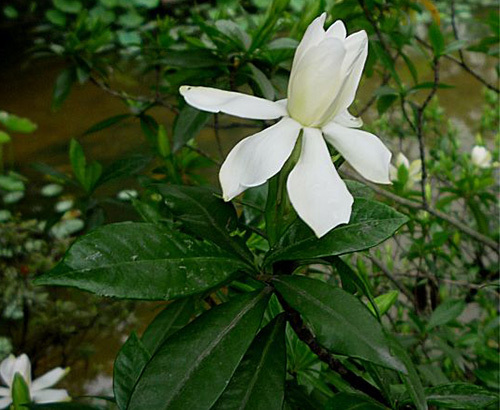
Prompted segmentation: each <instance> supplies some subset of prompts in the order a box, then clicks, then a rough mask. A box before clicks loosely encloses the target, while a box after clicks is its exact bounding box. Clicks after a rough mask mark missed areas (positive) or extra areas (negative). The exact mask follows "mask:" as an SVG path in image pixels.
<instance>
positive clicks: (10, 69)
mask: <svg viewBox="0 0 500 410" xmlns="http://www.w3.org/2000/svg"><path fill="white" fill-rule="evenodd" d="M468 58H469V59H471V58H473V55H472V54H471V55H469V56H468ZM471 63H472V64H471V65H472V66H473V67H475V68H476V69H477V70H478V71H479V72H481V73H485V72H486V75H487V77H491V78H490V79H491V80H492V79H493V78H494V74H493V73H492V71H493V67H492V65H491V64H487V62H486V61H485V60H481V59H477V61H471ZM61 68H62V67H61V65H60V64H59V63H57V62H53V61H35V62H33V63H31V64H30V65H28V66H27V67H26V68H24V69H23V70H20V67H19V64H17V63H16V64H10V65H2V68H1V72H0V109H3V110H6V111H9V112H12V113H15V114H17V115H20V116H26V117H29V118H30V119H32V120H33V121H35V122H36V123H37V124H38V127H39V128H38V130H37V131H36V132H35V133H34V134H31V135H20V136H15V137H14V142H13V153H12V154H13V157H14V160H15V164H16V167H17V168H18V170H19V171H20V172H22V173H23V174H25V175H27V176H28V177H29V178H30V179H32V180H34V181H36V180H37V179H38V180H39V178H40V177H39V175H38V174H36V173H35V172H34V171H33V170H31V169H30V168H29V165H30V163H33V162H45V163H47V164H50V165H52V166H54V167H56V168H58V169H59V170H61V171H69V165H68V155H67V151H68V144H69V140H70V138H71V137H80V138H79V140H80V142H81V143H82V145H83V147H84V149H85V151H86V154H87V156H88V157H89V158H91V159H96V160H98V161H100V162H102V163H104V164H108V163H110V162H111V161H112V160H114V159H117V158H119V157H122V156H124V155H126V154H127V153H131V152H137V150H141V149H142V147H144V137H143V136H142V133H141V131H140V127H139V123H138V121H136V120H129V121H127V122H124V123H121V124H119V125H117V126H113V127H112V128H110V129H107V130H106V131H103V132H98V133H95V134H92V135H88V136H85V137H81V135H82V133H83V132H84V131H85V130H86V129H88V128H89V127H90V126H91V125H93V124H95V123H96V122H98V121H100V120H102V119H105V118H108V117H110V116H113V115H118V114H123V113H126V112H127V108H126V107H125V106H124V105H123V104H122V103H121V102H120V100H118V99H117V98H115V97H113V96H110V95H108V94H106V93H104V92H103V91H102V90H100V89H98V88H97V87H95V86H94V85H91V84H87V85H85V86H78V85H77V86H75V87H74V89H73V91H72V93H71V95H70V97H69V98H68V100H67V101H66V102H65V103H64V105H63V107H62V108H61V110H60V111H59V112H56V113H53V112H51V111H50V100H51V94H52V87H53V84H54V80H55V78H56V76H57V74H58V72H59V71H60V70H61ZM417 69H418V71H419V74H420V76H421V81H430V80H431V71H430V68H429V67H428V66H427V65H426V63H424V62H421V63H419V64H417ZM441 72H442V75H441V80H442V81H443V82H445V83H447V84H451V85H454V86H455V88H453V89H446V90H439V92H438V96H439V100H440V102H441V105H442V107H443V108H444V110H445V112H446V115H447V117H448V118H450V119H452V120H453V121H454V122H455V123H456V124H457V126H458V127H457V128H459V130H460V134H461V137H462V139H463V140H464V141H468V142H467V143H466V145H472V141H473V133H474V132H475V130H476V129H477V121H478V120H479V118H480V116H481V109H482V102H483V99H482V89H483V87H482V86H481V84H480V83H478V82H477V81H476V80H474V79H473V78H471V77H470V76H469V75H468V74H467V73H465V72H464V71H463V70H462V69H461V68H460V67H458V66H456V65H453V63H450V62H447V61H443V64H442V70H441ZM492 81H493V80H492ZM378 84H379V81H378V80H377V79H368V80H365V84H362V86H361V87H360V92H359V94H358V98H359V100H360V103H359V106H362V105H363V101H367V99H368V98H369V97H370V96H371V93H372V91H373V89H375V88H376V87H378ZM423 94H425V92H423ZM152 115H154V117H155V118H156V119H157V120H158V121H159V122H160V123H163V124H164V125H165V126H166V127H167V129H170V127H171V124H172V120H173V117H172V115H171V114H170V113H169V112H168V111H167V110H166V109H163V108H157V109H155V110H154V111H153V112H152ZM375 117H376V112H375V111H372V112H369V113H367V115H366V116H365V120H366V122H370V119H373V118H375ZM220 121H221V124H222V125H224V124H225V123H229V122H231V123H233V122H235V121H236V119H235V118H234V117H224V116H222V117H221V120H220ZM255 131H256V130H255V128H248V129H247V128H233V129H226V130H224V129H223V130H221V132H220V137H221V141H222V145H223V151H224V152H225V153H227V152H228V151H229V149H230V147H232V146H233V145H234V144H235V143H236V141H238V140H239V139H241V138H242V137H244V136H246V135H250V134H251V133H254V132H255ZM381 137H382V138H384V137H385V136H381ZM385 139H386V141H387V138H385ZM198 140H199V144H200V148H202V149H203V150H205V151H207V152H210V153H211V154H212V155H213V156H217V149H216V146H215V144H214V136H213V130H212V129H210V128H207V129H205V130H203V131H202V133H201V135H200V136H199V139H198ZM389 145H390V143H389ZM215 171H216V170H214V172H215ZM214 175H215V174H214ZM214 182H215V178H214ZM35 185H36V184H35ZM119 188H121V187H117V186H115V187H111V188H108V189H111V190H115V191H114V192H116V191H117V190H118V189H119ZM106 193H108V194H109V192H106ZM153 308H154V305H152V304H150V303H149V304H140V307H139V308H138V309H137V311H136V317H137V320H136V321H135V323H136V325H135V327H136V328H137V330H138V331H142V330H143V328H144V327H145V325H146V324H147V323H148V322H149V320H150V319H151V317H152V316H153ZM131 322H134V321H131ZM130 328H131V326H130V325H128V324H127V325H125V326H123V327H121V328H118V329H113V332H112V333H110V334H102V335H99V334H90V335H88V339H87V342H89V343H92V344H94V346H95V349H94V351H93V352H92V354H91V355H90V357H89V359H88V360H86V361H83V360H80V361H77V362H76V363H74V364H73V366H72V371H71V373H70V374H69V375H68V378H67V380H66V387H68V388H69V389H70V391H71V392H73V394H83V393H86V394H109V393H110V391H109V389H110V387H111V375H112V364H113V359H114V357H115V356H116V353H117V351H118V349H119V348H120V346H121V344H122V343H123V341H124V340H125V338H126V336H127V335H128V334H129V332H130ZM56 364H57V363H56ZM42 367H45V366H43V363H42ZM49 367H50V366H47V368H49ZM39 370H40V372H42V371H43V370H44V369H42V368H40V369H39Z"/></svg>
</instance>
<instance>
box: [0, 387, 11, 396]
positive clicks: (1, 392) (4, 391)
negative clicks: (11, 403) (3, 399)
mask: <svg viewBox="0 0 500 410" xmlns="http://www.w3.org/2000/svg"><path fill="white" fill-rule="evenodd" d="M0 396H10V388H8V387H2V386H0Z"/></svg>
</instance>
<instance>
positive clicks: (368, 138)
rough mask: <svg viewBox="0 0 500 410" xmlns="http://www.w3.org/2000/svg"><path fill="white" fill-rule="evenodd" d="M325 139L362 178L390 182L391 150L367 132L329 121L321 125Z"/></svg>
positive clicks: (380, 182) (384, 182)
mask: <svg viewBox="0 0 500 410" xmlns="http://www.w3.org/2000/svg"><path fill="white" fill-rule="evenodd" d="M323 132H324V135H325V138H326V140H327V141H328V142H329V143H330V144H332V145H333V146H334V147H335V148H336V149H337V151H339V152H340V153H341V154H342V156H343V157H344V158H345V159H346V161H347V162H349V164H351V165H352V167H353V168H354V169H355V170H356V171H358V172H359V173H360V174H361V175H362V176H363V177H364V178H366V179H368V180H369V181H372V182H377V183H379V184H390V183H391V182H390V179H389V164H390V162H391V156H392V154H391V152H390V151H389V150H388V149H387V147H386V146H385V145H384V143H383V142H382V141H381V140H380V139H379V138H378V137H377V136H375V135H373V134H370V133H369V132H366V131H362V130H356V129H353V128H347V127H343V126H342V125H339V124H336V123H335V122H333V121H332V122H330V123H328V124H327V125H325V126H324V127H323Z"/></svg>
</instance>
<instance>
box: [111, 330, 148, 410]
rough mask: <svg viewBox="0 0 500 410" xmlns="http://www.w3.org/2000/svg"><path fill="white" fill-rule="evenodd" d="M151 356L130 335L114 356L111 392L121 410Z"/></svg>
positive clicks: (136, 338) (124, 407)
mask: <svg viewBox="0 0 500 410" xmlns="http://www.w3.org/2000/svg"><path fill="white" fill-rule="evenodd" d="M150 358H151V354H150V352H149V351H148V349H146V347H145V346H144V345H143V343H142V342H141V341H140V340H139V338H138V337H137V334H135V333H132V334H131V335H130V337H129V338H128V339H127V341H126V342H125V344H124V345H123V346H122V348H121V349H120V351H119V352H118V355H117V356H116V359H115V363H114V366H113V392H114V394H115V399H116V404H117V405H118V407H119V408H120V409H122V410H124V409H126V408H127V405H128V402H129V400H130V395H131V394H132V391H133V389H134V386H135V384H136V383H137V380H138V379H139V377H140V375H141V374H142V371H143V369H144V367H145V366H146V363H147V362H148V361H149V359H150Z"/></svg>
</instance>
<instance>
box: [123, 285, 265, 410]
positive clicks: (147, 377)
mask: <svg viewBox="0 0 500 410" xmlns="http://www.w3.org/2000/svg"><path fill="white" fill-rule="evenodd" d="M268 296H269V292H268V290H265V291H262V292H255V293H249V294H245V295H242V296H238V297H235V298H234V299H233V300H231V301H230V302H228V303H225V304H223V305H220V306H217V307H215V308H213V309H211V310H210V311H208V312H206V313H204V314H203V315H201V316H200V317H199V318H197V319H196V320H194V321H193V322H192V323H190V324H189V325H188V326H186V327H184V328H183V329H181V330H179V331H178V332H176V333H175V334H174V335H173V336H172V337H170V338H169V339H167V341H166V342H165V343H164V344H163V345H162V346H161V347H160V349H159V350H158V351H157V353H156V354H155V355H154V356H153V358H152V359H151V360H150V361H149V363H148V364H147V365H146V368H145V369H144V372H143V374H142V376H141V378H140V379H139V382H138V383H137V385H136V387H135V389H134V392H133V393H132V397H131V400H130V405H129V407H128V408H129V410H143V409H155V410H166V409H169V410H171V409H179V410H182V409H191V410H195V409H200V410H204V409H209V408H211V406H212V405H213V404H214V403H215V401H216V400H217V398H218V397H219V396H220V394H221V393H222V391H223V390H224V388H225V387H226V386H227V383H228V380H229V379H230V378H231V376H232V374H233V373H234V371H235V369H236V367H237V366H238V364H239V362H240V360H241V358H242V357H243V355H244V354H245V352H246V350H247V348H248V346H249V345H250V343H251V342H252V340H253V338H254V336H255V333H256V332H257V329H258V327H259V325H260V322H261V319H262V316H263V314H264V310H265V308H266V305H267V302H268V299H269V297H268Z"/></svg>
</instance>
